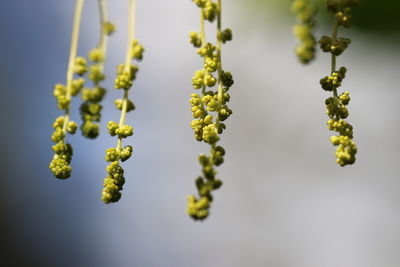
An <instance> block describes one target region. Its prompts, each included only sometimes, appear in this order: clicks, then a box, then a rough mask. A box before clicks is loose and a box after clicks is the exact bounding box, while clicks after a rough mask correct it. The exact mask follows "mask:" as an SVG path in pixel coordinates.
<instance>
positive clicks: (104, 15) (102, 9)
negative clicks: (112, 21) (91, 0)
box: [97, 0, 108, 71]
mask: <svg viewBox="0 0 400 267" xmlns="http://www.w3.org/2000/svg"><path fill="white" fill-rule="evenodd" d="M98 3H99V13H100V41H99V44H98V46H97V47H98V48H99V49H100V50H101V52H102V54H103V57H104V59H105V55H106V53H107V41H108V35H107V34H106V33H105V31H104V24H105V23H106V22H107V21H108V12H107V1H106V0H98ZM104 63H105V60H103V61H102V62H100V63H99V67H100V71H103V69H104Z"/></svg>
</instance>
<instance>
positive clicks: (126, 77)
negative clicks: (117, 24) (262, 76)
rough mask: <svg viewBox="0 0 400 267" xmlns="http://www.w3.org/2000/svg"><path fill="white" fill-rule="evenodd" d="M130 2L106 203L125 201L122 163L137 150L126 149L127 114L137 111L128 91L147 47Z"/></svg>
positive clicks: (112, 127)
mask: <svg viewBox="0 0 400 267" xmlns="http://www.w3.org/2000/svg"><path fill="white" fill-rule="evenodd" d="M129 3H130V9H129V18H130V21H129V22H130V31H129V38H128V42H129V47H128V51H127V54H126V61H125V64H124V65H119V66H118V68H117V77H116V79H115V82H114V85H115V86H114V87H115V88H116V89H123V90H124V96H123V98H122V99H117V100H115V102H114V103H115V106H116V108H117V109H119V110H121V117H120V120H119V123H117V122H115V121H109V122H108V124H107V129H108V133H109V134H110V135H111V136H117V137H118V142H117V147H112V148H108V149H107V150H106V156H105V159H106V161H107V162H110V164H109V165H108V166H107V168H106V171H107V173H108V175H107V177H106V178H105V180H104V188H103V192H102V196H101V199H102V200H103V202H104V203H106V204H108V203H112V202H117V201H118V200H119V199H120V198H121V192H120V191H121V190H122V189H123V188H122V187H123V185H124V183H125V178H124V170H123V169H122V167H121V166H120V164H119V163H120V161H121V162H123V161H126V160H127V159H129V158H130V157H131V155H132V151H133V148H132V146H130V145H128V146H125V147H124V148H122V139H124V138H127V137H129V136H132V135H133V127H132V126H130V125H127V124H125V118H126V113H127V112H129V111H132V110H134V109H135V105H134V104H133V102H132V101H131V100H130V99H129V98H128V92H129V89H130V88H131V86H132V84H133V81H134V80H135V78H136V73H137V71H138V67H137V66H136V65H133V64H132V63H131V62H132V60H134V59H136V60H139V61H140V60H142V59H143V52H144V48H143V46H142V45H140V44H139V43H138V41H137V40H135V39H134V36H133V29H132V28H131V27H133V26H134V21H133V13H134V6H133V4H132V1H130V2H129Z"/></svg>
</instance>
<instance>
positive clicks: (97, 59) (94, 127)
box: [75, 21, 115, 139]
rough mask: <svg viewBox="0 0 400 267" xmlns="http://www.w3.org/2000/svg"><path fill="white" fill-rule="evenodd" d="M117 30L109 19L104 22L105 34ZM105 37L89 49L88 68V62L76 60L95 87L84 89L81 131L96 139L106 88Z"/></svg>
mask: <svg viewBox="0 0 400 267" xmlns="http://www.w3.org/2000/svg"><path fill="white" fill-rule="evenodd" d="M114 31H115V26H114V24H112V23H111V22H109V21H107V22H104V23H103V31H102V34H103V35H107V36H108V35H111V34H112V33H113V32H114ZM102 41H104V38H100V43H99V45H98V46H97V47H96V48H94V49H92V50H91V51H89V53H88V59H89V60H90V62H91V64H90V67H89V68H87V64H86V62H84V61H83V60H82V59H80V62H82V64H80V65H79V64H78V62H76V67H75V68H78V69H80V70H81V72H87V71H88V72H89V74H88V78H89V79H90V80H91V81H92V82H93V86H94V87H93V88H85V89H83V90H82V100H83V101H84V102H83V103H82V105H81V107H80V113H81V118H82V125H81V127H80V128H81V132H82V135H83V136H84V137H87V138H90V139H94V138H96V137H97V136H98V135H99V124H98V122H99V121H100V119H101V110H102V105H101V104H100V103H101V101H102V100H103V98H104V96H105V94H106V89H105V88H103V87H101V86H100V82H101V81H103V80H104V79H105V78H106V77H105V75H104V73H103V66H104V61H105V54H104V45H105V44H103V43H102Z"/></svg>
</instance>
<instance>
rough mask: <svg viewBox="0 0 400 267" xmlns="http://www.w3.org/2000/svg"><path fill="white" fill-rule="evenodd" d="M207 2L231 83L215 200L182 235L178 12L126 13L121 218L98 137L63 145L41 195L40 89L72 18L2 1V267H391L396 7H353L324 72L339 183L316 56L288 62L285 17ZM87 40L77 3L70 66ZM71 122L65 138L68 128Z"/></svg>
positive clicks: (187, 163) (189, 170) (193, 24)
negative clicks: (350, 22) (69, 153)
mask: <svg viewBox="0 0 400 267" xmlns="http://www.w3.org/2000/svg"><path fill="white" fill-rule="evenodd" d="M110 2H112V3H110V19H111V20H112V21H113V22H115V23H116V25H117V27H118V31H117V33H116V34H115V35H114V36H113V37H112V38H111V40H110V46H109V56H108V60H107V66H106V73H107V74H108V80H107V81H106V83H105V84H106V85H107V87H108V88H112V80H113V77H114V69H115V66H116V65H117V64H119V63H120V62H122V61H123V59H124V53H125V40H126V34H125V33H126V30H127V25H126V20H127V14H126V12H125V11H126V1H124V0H113V1H110ZM223 2H224V9H223V24H224V26H229V27H231V28H232V29H233V31H234V41H233V42H231V43H228V44H227V45H225V46H224V48H223V63H224V66H225V68H226V69H227V70H229V71H232V73H233V74H234V78H235V85H234V86H233V88H232V91H231V96H232V98H231V99H232V100H231V108H232V109H233V111H234V115H233V116H232V117H231V118H230V120H229V121H228V123H227V126H228V129H227V130H226V132H225V133H224V135H223V138H222V142H221V143H222V144H223V146H225V147H226V150H227V156H226V161H225V163H224V164H223V165H222V166H221V168H219V177H220V178H221V179H222V180H223V181H224V186H223V187H222V188H221V189H220V190H218V191H216V192H215V201H214V202H213V205H212V210H211V212H212V214H211V216H210V218H209V219H208V220H206V221H205V222H202V223H198V222H193V221H192V220H191V219H190V218H188V217H187V216H186V214H185V208H186V195H187V194H188V193H194V192H195V187H194V179H195V178H196V176H197V175H198V174H199V172H200V167H199V165H198V163H197V159H196V158H197V154H199V153H205V152H207V149H208V147H207V146H206V145H205V144H200V143H197V142H195V141H194V139H193V136H192V130H191V129H190V127H189V122H190V120H191V113H190V107H189V103H188V99H189V94H190V93H192V92H193V90H192V88H191V77H192V73H193V71H194V70H196V69H199V68H201V60H200V58H198V56H197V55H196V53H195V50H194V49H193V47H191V46H190V44H189V43H188V32H189V31H190V30H198V12H199V11H198V9H197V8H196V7H195V5H194V4H192V3H191V1H180V0H171V1H164V0H152V1H138V15H137V37H138V38H139V39H140V40H141V42H142V43H143V44H144V45H145V48H146V53H145V59H144V61H143V62H142V63H140V68H141V69H140V72H139V75H138V79H137V82H136V83H135V85H134V88H133V90H132V94H131V96H132V98H133V99H134V101H135V103H136V106H137V109H136V110H135V111H134V112H133V113H129V115H128V122H129V124H131V125H133V126H134V127H135V130H136V133H135V135H134V136H133V137H132V138H129V139H128V142H129V143H130V144H132V145H133V146H134V156H133V157H132V158H131V159H130V160H129V161H128V162H126V163H124V168H125V170H126V180H127V182H126V185H125V187H124V190H123V197H122V199H121V201H120V202H119V203H117V204H113V205H108V206H105V205H104V204H103V203H102V202H101V201H100V192H101V190H102V182H103V179H104V176H105V167H106V163H105V162H104V158H103V157H104V151H105V149H106V148H108V147H111V146H114V145H115V142H116V140H115V138H111V137H109V136H108V135H107V134H105V130H104V126H103V128H102V134H101V136H100V137H99V138H98V139H96V140H94V141H91V140H86V139H84V138H83V137H81V136H80V135H79V133H78V134H76V135H75V136H73V137H72V138H70V142H71V143H72V145H73V146H74V148H75V154H74V157H73V162H72V166H73V176H72V178H70V179H69V180H66V181H60V180H57V179H55V178H54V177H52V174H51V172H50V171H49V169H48V164H49V161H50V159H51V157H52V151H51V145H52V144H51V141H50V135H51V132H52V128H51V124H52V122H53V120H54V119H55V118H56V117H57V116H58V115H60V112H59V111H58V110H57V109H56V104H55V100H54V99H53V97H52V88H53V85H54V84H55V83H60V82H61V83H64V82H65V73H66V68H67V61H68V54H69V43H70V35H71V25H72V14H73V6H74V1H72V0H71V1H66V0H64V1H60V0H59V1H54V0H13V1H3V3H2V4H3V5H2V7H1V9H0V27H1V30H2V31H1V35H0V36H1V37H0V38H1V42H0V119H1V131H0V144H1V148H2V154H1V160H0V164H1V165H0V166H1V171H2V173H1V175H0V177H1V178H0V179H1V189H2V190H1V194H0V198H1V199H0V212H1V213H0V214H1V215H0V216H1V217H0V265H1V266H123V267H125V266H135V267H136V266H138V267H147V266H149V267H158V266H162V267H164V266H165V267H181V266H182V267H186V266H192V267H197V266H198V267H203V266H207V267H214V266H215V267H220V266H222V267H225V266H227V267H236V266H237V267H241V266H254V267H258V266H260V267H261V266H271V267H336V266H338V267H339V266H340V267H398V266H399V262H400V254H399V253H398V252H399V250H400V226H399V225H400V177H399V171H400V164H399V163H400V162H399V159H400V157H399V155H400V151H399V150H400V141H399V130H400V127H399V119H398V116H399V114H400V105H399V104H398V102H399V98H400V92H399V91H398V84H399V79H398V77H399V62H400V55H399V52H398V47H399V20H398V16H397V13H396V12H394V11H395V10H399V4H397V3H396V2H395V1H389V0H386V1H362V2H363V5H362V6H361V7H360V8H359V10H358V11H357V13H356V17H357V15H358V18H361V19H359V20H358V21H356V25H355V27H354V28H352V29H351V30H345V31H342V32H341V33H343V35H344V36H351V38H352V41H353V43H352V44H351V46H350V47H349V49H348V50H347V51H346V52H345V53H344V54H343V55H342V56H340V57H339V58H338V64H339V65H345V66H346V67H347V68H348V76H347V77H346V79H345V81H344V82H343V88H344V89H346V90H349V91H350V92H351V96H352V100H351V102H350V106H349V109H350V117H349V122H350V123H351V124H353V126H354V128H355V141H356V143H357V144H358V147H359V152H358V154H357V162H356V164H355V165H354V166H349V167H345V168H340V167H339V166H338V165H336V164H335V162H334V161H335V158H334V147H332V145H331V144H330V142H329V136H330V135H331V133H330V132H329V131H328V130H327V128H326V125H325V123H326V120H327V116H326V115H325V107H324V99H325V98H326V97H327V96H328V95H329V94H327V92H325V91H323V90H321V89H320V87H319V85H318V80H319V79H320V78H321V77H323V76H325V75H327V74H328V72H329V66H330V62H329V56H328V55H327V54H322V53H319V54H318V58H317V60H316V61H315V62H314V63H313V64H312V65H310V66H308V67H303V66H300V65H299V64H298V63H297V60H296V58H295V57H294V56H293V52H292V51H293V47H294V40H293V37H292V35H291V27H292V24H293V22H294V21H293V18H292V16H291V14H290V12H289V11H288V7H289V6H290V3H289V1H272V0H271V1H261V0H258V1H257V0H251V1H250V0H248V1H246V0H242V1H223ZM322 14H326V12H325V10H324V9H323V8H321V15H320V16H321V19H322V21H326V22H330V21H331V18H330V17H329V15H322ZM393 14H394V15H393ZM392 15H393V16H392ZM324 16H325V17H324ZM214 26H215V25H214ZM212 30H213V27H208V28H207V32H211V31H212ZM329 32H330V23H326V24H320V25H319V27H318V34H319V35H321V34H326V33H329ZM97 38H98V14H97V6H96V2H95V1H94V0H88V1H87V3H86V5H85V9H84V16H83V20H82V30H81V40H80V45H79V54H80V55H85V54H86V52H87V51H88V50H89V49H91V48H92V47H93V46H95V44H96V42H97ZM120 93H121V92H120V91H116V90H111V89H110V92H109V93H108V95H107V97H106V99H105V101H104V104H105V107H104V111H103V118H102V122H103V125H104V123H105V122H106V121H108V120H117V119H118V117H119V113H118V112H117V111H116V110H115V108H114V106H113V104H112V102H113V100H114V99H115V98H117V97H120ZM79 102H80V100H78V99H74V102H73V108H74V109H75V110H77V109H78V107H79ZM73 117H74V118H75V120H77V121H79V114H78V112H74V113H73Z"/></svg>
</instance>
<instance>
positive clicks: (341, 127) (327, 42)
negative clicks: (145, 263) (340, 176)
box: [319, 0, 358, 166]
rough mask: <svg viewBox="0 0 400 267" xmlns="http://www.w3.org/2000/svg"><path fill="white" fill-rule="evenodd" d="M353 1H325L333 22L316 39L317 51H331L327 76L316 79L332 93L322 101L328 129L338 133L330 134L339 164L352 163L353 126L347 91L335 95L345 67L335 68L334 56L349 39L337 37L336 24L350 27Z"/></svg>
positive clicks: (353, 157) (338, 26)
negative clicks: (328, 31)
mask: <svg viewBox="0 0 400 267" xmlns="http://www.w3.org/2000/svg"><path fill="white" fill-rule="evenodd" d="M357 2H358V1H356V0H328V1H327V2H326V5H327V9H328V11H330V12H333V13H334V14H335V24H334V26H333V34H332V36H331V37H328V36H326V35H324V36H322V37H321V39H320V40H319V44H320V46H321V50H322V51H324V52H327V53H330V54H332V69H331V73H330V74H329V76H325V77H324V78H322V79H321V80H320V84H321V87H322V89H324V90H326V91H331V92H333V95H332V96H331V97H329V98H327V99H326V100H325V104H326V114H327V115H328V116H329V118H330V120H329V121H328V122H327V125H328V129H329V130H331V131H334V132H337V134H338V135H335V136H332V137H331V142H332V144H333V145H334V146H337V148H336V162H337V163H338V164H339V165H340V166H346V165H349V164H353V163H354V162H355V160H356V158H355V155H356V153H357V147H356V144H355V143H354V142H353V140H352V139H353V126H351V125H350V124H349V123H348V122H346V121H345V120H344V119H346V118H347V117H348V116H349V111H348V109H347V105H348V104H349V102H350V93H349V92H348V91H345V92H343V93H342V94H340V95H339V94H338V89H339V87H340V86H341V85H342V81H343V79H344V78H345V75H346V71H347V70H346V68H345V67H340V68H339V69H338V70H337V69H336V57H337V56H339V55H341V54H342V53H343V52H344V51H345V49H346V48H347V47H348V45H349V44H350V42H351V40H350V39H349V38H341V37H337V34H338V31H339V28H340V26H343V27H346V28H349V27H350V26H351V22H350V20H351V11H352V8H353V7H354V6H355V5H356V4H357Z"/></svg>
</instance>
